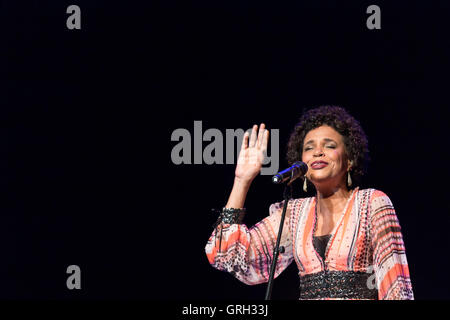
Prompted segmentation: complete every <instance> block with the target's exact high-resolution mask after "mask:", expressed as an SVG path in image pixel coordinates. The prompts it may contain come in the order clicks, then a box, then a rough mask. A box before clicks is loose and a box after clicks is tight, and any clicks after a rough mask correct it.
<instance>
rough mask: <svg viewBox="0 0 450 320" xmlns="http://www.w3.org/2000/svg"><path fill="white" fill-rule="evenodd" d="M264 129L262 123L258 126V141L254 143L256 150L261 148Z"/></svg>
mask: <svg viewBox="0 0 450 320" xmlns="http://www.w3.org/2000/svg"><path fill="white" fill-rule="evenodd" d="M265 127H266V125H265V124H264V123H261V125H260V126H259V132H258V141H257V142H256V146H257V147H258V148H261V145H262V140H263V135H264V129H265Z"/></svg>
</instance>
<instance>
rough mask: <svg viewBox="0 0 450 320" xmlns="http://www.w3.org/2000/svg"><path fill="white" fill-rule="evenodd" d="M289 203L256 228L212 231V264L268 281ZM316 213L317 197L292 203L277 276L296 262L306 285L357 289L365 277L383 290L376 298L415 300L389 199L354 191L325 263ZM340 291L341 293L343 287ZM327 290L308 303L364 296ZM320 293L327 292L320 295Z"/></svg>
mask: <svg viewBox="0 0 450 320" xmlns="http://www.w3.org/2000/svg"><path fill="white" fill-rule="evenodd" d="M283 203H284V201H282V202H278V203H274V204H272V205H271V206H270V208H269V213H270V214H269V216H267V217H266V218H264V219H263V220H262V221H261V222H259V223H257V224H255V225H254V226H253V227H252V228H250V229H249V228H248V227H247V226H246V225H245V224H232V225H229V224H222V225H220V226H219V228H218V230H214V231H213V232H212V234H211V236H210V238H209V240H208V242H207V244H206V247H205V252H206V255H207V258H208V260H209V263H210V264H211V265H212V266H213V267H214V268H216V269H218V270H222V271H227V272H229V273H231V274H232V275H233V276H234V277H236V278H237V279H239V280H240V281H242V282H244V283H245V284H248V285H255V284H260V283H264V282H267V281H268V279H269V273H270V265H271V261H272V257H273V249H274V246H275V244H276V238H277V234H278V228H279V223H280V219H281V213H282V209H283ZM315 209H316V198H315V197H310V198H299V199H292V200H290V201H289V203H288V209H287V212H286V218H285V222H284V226H283V234H282V237H281V243H280V245H281V246H284V248H285V250H284V252H283V253H280V255H279V257H278V261H277V267H276V270H275V277H277V276H278V275H279V274H280V273H281V272H282V271H283V270H284V269H286V267H288V266H289V265H290V263H291V262H292V261H295V262H296V264H297V267H298V269H299V276H300V283H301V284H302V279H307V281H306V282H308V283H309V286H314V285H316V286H317V285H318V283H319V282H318V281H319V280H318V279H322V280H323V279H327V281H326V282H323V281H322V282H321V283H322V284H323V283H326V284H327V285H329V281H330V279H333V281H334V279H335V278H336V279H339V280H338V281H340V282H333V283H335V284H336V283H339V284H340V285H341V284H343V283H350V284H351V285H350V286H351V287H354V286H355V285H354V283H353V282H352V281H353V280H351V279H354V278H357V277H356V276H357V275H358V276H359V275H361V274H365V275H367V276H368V277H366V278H365V279H367V282H366V283H365V285H364V286H367V287H369V288H370V287H371V286H372V288H371V289H374V290H375V289H377V292H375V297H374V298H375V299H377V298H378V299H380V300H383V299H386V300H412V299H414V296H413V291H412V286H411V281H410V276H409V268H408V263H407V260H406V254H405V247H404V243H403V238H402V234H401V230H400V224H399V221H398V219H397V215H396V213H395V210H394V207H393V205H392V202H391V200H390V199H389V197H388V196H387V195H386V194H384V193H383V192H381V191H379V190H375V189H364V190H359V189H358V188H356V189H354V190H353V192H352V194H351V196H350V198H349V200H348V202H347V204H346V207H345V209H344V211H343V213H342V215H341V217H340V219H339V222H338V223H336V225H335V227H334V230H333V231H332V232H331V237H330V240H329V241H328V244H327V247H326V250H325V259H322V258H321V257H320V255H319V254H318V253H317V251H316V250H315V248H314V245H313V235H314V232H315V229H316V226H317V216H316V215H317V214H316V210H315ZM221 227H222V243H221V248H220V249H221V250H220V252H219V237H216V232H217V233H219V232H220V228H221ZM319 275H320V277H319ZM311 276H313V277H315V278H314V279H312V280H313V281H310V280H311V279H309V278H310V277H311ZM349 278H350V280H348V279H349ZM303 282H305V280H304V281H303ZM306 282H305V283H306ZM338 287H339V286H338ZM309 289H314V288H309ZM335 289H336V290H337V291H336V290H335V291H336V292H338V291H339V290H340V289H342V288H335ZM327 290H328V291H323V290H322V289H320V290H319V289H318V291H317V290H316V291H314V290H313V291H309V295H308V294H306V295H305V296H303V298H307V299H334V298H337V299H351V298H352V297H353V298H355V297H356V298H358V297H360V298H361V297H363V296H358V295H357V293H356V294H353V295H348V294H347V295H342V294H341V295H338V294H334V292H335V291H332V290H330V287H329V286H328V287H327ZM361 290H362V289H361ZM365 290H367V289H365ZM319 291H320V292H322V293H321V294H319V293H318V292H319ZM323 292H326V294H325V295H324V294H323ZM332 292H333V293H332ZM300 299H302V295H300Z"/></svg>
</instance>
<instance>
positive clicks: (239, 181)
mask: <svg viewBox="0 0 450 320" xmlns="http://www.w3.org/2000/svg"><path fill="white" fill-rule="evenodd" d="M251 184H252V179H247V178H239V177H235V178H234V186H236V187H242V188H249V187H250V185H251Z"/></svg>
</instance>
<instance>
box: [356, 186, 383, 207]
mask: <svg viewBox="0 0 450 320" xmlns="http://www.w3.org/2000/svg"><path fill="white" fill-rule="evenodd" d="M358 193H359V195H360V196H362V197H367V198H368V199H369V202H370V203H371V204H372V203H373V202H391V199H390V198H389V196H388V195H387V194H386V193H384V192H383V191H381V190H378V189H373V188H367V189H360V190H358Z"/></svg>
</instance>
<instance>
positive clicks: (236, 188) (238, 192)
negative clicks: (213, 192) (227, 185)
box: [225, 178, 251, 208]
mask: <svg viewBox="0 0 450 320" xmlns="http://www.w3.org/2000/svg"><path fill="white" fill-rule="evenodd" d="M250 185H251V181H247V180H240V179H238V178H235V179H234V184H233V189H232V190H231V194H230V197H229V198H228V202H227V204H226V206H225V208H243V207H244V203H245V198H246V197H247V192H248V189H249V188H250Z"/></svg>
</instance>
